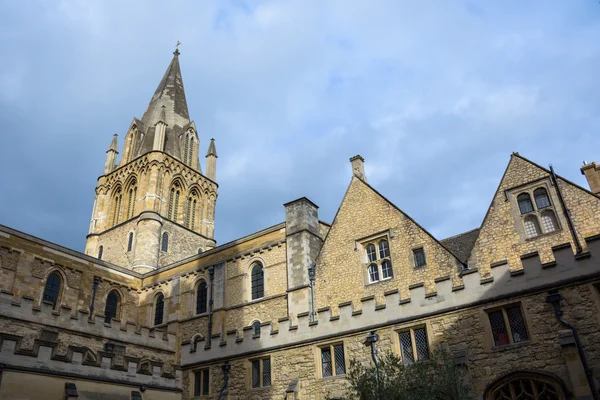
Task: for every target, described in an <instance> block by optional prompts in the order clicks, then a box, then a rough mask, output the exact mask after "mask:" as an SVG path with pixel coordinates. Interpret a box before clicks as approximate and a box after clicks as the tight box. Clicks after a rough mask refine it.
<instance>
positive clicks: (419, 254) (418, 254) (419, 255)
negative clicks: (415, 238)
mask: <svg viewBox="0 0 600 400" xmlns="http://www.w3.org/2000/svg"><path fill="white" fill-rule="evenodd" d="M413 254H414V257H415V267H422V266H424V265H425V264H426V261H425V251H424V250H423V249H416V250H413Z"/></svg>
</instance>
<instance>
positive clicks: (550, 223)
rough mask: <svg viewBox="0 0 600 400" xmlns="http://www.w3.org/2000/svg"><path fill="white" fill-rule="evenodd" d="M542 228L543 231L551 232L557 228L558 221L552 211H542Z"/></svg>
mask: <svg viewBox="0 0 600 400" xmlns="http://www.w3.org/2000/svg"><path fill="white" fill-rule="evenodd" d="M542 228H543V229H544V233H551V232H554V231H556V230H557V229H558V223H557V222H556V216H555V215H554V212H553V211H551V210H547V211H544V212H543V213H542Z"/></svg>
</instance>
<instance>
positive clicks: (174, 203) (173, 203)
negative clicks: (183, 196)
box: [167, 182, 181, 222]
mask: <svg viewBox="0 0 600 400" xmlns="http://www.w3.org/2000/svg"><path fill="white" fill-rule="evenodd" d="M180 193H181V186H180V185H179V182H175V184H173V187H172V188H171V191H170V192H169V208H168V210H167V218H169V219H170V220H172V221H175V222H177V210H178V208H179V195H180Z"/></svg>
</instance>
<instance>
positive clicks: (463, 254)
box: [440, 228, 479, 264]
mask: <svg viewBox="0 0 600 400" xmlns="http://www.w3.org/2000/svg"><path fill="white" fill-rule="evenodd" d="M478 235H479V228H475V229H471V230H470V231H467V232H463V233H460V234H458V235H455V236H451V237H449V238H446V239H442V240H440V243H441V244H443V245H444V246H445V247H446V248H447V249H448V250H450V251H451V252H452V254H454V255H455V256H456V257H457V258H458V259H459V260H460V261H461V262H462V263H463V264H466V263H467V260H468V259H469V255H470V254H471V250H472V249H473V246H474V245H475V240H476V239H477V236H478Z"/></svg>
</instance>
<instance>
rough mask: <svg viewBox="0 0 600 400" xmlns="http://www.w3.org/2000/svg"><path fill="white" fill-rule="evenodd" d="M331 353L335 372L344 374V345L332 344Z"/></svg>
mask: <svg viewBox="0 0 600 400" xmlns="http://www.w3.org/2000/svg"><path fill="white" fill-rule="evenodd" d="M333 355H334V357H335V374H336V375H344V374H345V373H346V360H345V359H344V345H343V344H338V345H335V346H333Z"/></svg>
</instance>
